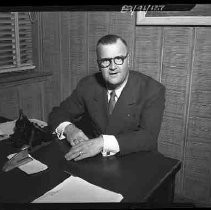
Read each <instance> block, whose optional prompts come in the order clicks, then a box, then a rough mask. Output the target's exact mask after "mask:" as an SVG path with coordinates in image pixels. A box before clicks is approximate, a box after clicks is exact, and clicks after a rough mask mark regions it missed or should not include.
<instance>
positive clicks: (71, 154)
mask: <svg viewBox="0 0 211 210" xmlns="http://www.w3.org/2000/svg"><path fill="white" fill-rule="evenodd" d="M79 155H80V151H78V150H71V151H70V152H68V153H66V154H65V156H64V157H65V159H66V160H72V159H74V158H76V157H77V156H79Z"/></svg>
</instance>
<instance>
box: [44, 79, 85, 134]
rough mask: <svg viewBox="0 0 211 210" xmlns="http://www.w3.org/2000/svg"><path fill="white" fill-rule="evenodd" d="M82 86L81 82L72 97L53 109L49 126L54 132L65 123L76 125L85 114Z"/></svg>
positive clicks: (49, 117)
mask: <svg viewBox="0 0 211 210" xmlns="http://www.w3.org/2000/svg"><path fill="white" fill-rule="evenodd" d="M82 86H83V84H82V82H81V81H80V82H79V83H78V85H77V87H76V89H75V90H74V91H73V92H72V94H71V96H69V97H68V98H66V99H65V100H64V101H63V102H62V103H61V104H60V106H57V107H54V108H53V109H52V111H51V113H50V114H49V116H48V125H49V127H50V128H51V130H52V131H53V130H55V129H56V127H57V126H58V125H59V124H60V123H62V122H64V121H69V122H72V123H75V121H77V120H78V119H79V118H80V117H81V116H82V115H83V114H84V102H83V98H82V93H81V92H82Z"/></svg>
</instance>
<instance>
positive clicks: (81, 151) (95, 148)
mask: <svg viewBox="0 0 211 210" xmlns="http://www.w3.org/2000/svg"><path fill="white" fill-rule="evenodd" d="M103 143H104V142H103V137H102V136H99V137H98V138H94V139H90V140H87V141H82V142H79V143H78V144H76V145H74V146H73V147H72V148H71V149H70V151H69V152H68V153H67V154H66V155H65V158H66V160H72V159H74V160H75V161H77V160H82V159H84V158H88V157H93V156H95V155H97V154H98V153H100V152H101V151H102V149H103Z"/></svg>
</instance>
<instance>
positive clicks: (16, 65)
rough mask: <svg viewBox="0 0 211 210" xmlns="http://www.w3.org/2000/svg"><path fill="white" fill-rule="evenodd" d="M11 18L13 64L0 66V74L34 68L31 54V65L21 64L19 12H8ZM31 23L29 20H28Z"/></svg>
mask: <svg viewBox="0 0 211 210" xmlns="http://www.w3.org/2000/svg"><path fill="white" fill-rule="evenodd" d="M10 13H11V16H12V15H14V21H12V20H11V24H14V36H15V37H14V39H15V43H14V46H15V47H14V48H15V50H14V51H15V52H14V55H15V56H14V58H13V64H12V65H8V66H0V74H2V73H9V72H20V71H24V70H32V69H34V68H35V67H36V66H35V65H34V62H33V52H31V54H30V56H31V59H30V61H31V63H21V55H22V54H21V52H20V50H21V47H20V31H19V29H20V22H19V12H10ZM28 15H29V20H30V14H28ZM30 21H31V20H30ZM32 26H33V24H32V22H31V37H30V38H31V50H32V51H33V47H32V41H33V40H32V38H33V36H32Z"/></svg>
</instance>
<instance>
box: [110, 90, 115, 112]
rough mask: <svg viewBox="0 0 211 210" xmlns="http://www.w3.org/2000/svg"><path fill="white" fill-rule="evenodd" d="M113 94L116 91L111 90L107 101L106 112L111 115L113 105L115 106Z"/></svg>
mask: <svg viewBox="0 0 211 210" xmlns="http://www.w3.org/2000/svg"><path fill="white" fill-rule="evenodd" d="M115 96H116V93H115V91H114V90H113V91H112V92H111V93H110V100H109V102H108V113H109V114H110V115H111V114H112V112H113V109H114V106H115V103H116V101H115Z"/></svg>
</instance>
